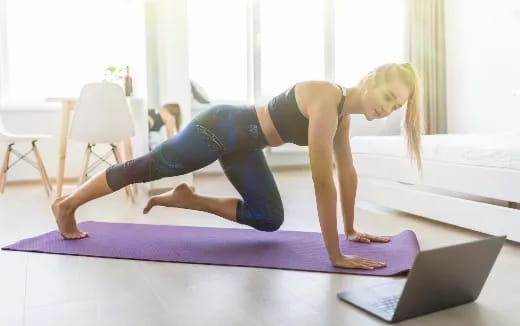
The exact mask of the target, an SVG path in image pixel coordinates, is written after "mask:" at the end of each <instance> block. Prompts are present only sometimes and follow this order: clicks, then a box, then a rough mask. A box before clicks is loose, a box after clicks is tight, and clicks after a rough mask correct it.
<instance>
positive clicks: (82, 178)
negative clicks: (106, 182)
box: [79, 144, 92, 185]
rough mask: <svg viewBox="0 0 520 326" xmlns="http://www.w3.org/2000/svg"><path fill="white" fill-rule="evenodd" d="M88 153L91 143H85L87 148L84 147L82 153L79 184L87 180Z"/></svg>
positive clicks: (90, 151)
mask: <svg viewBox="0 0 520 326" xmlns="http://www.w3.org/2000/svg"><path fill="white" fill-rule="evenodd" d="M90 153H92V145H91V144H87V148H86V149H85V154H84V155H83V166H82V168H81V174H80V176H79V184H80V185H81V184H82V183H83V182H85V181H86V180H87V170H88V163H89V162H90Z"/></svg>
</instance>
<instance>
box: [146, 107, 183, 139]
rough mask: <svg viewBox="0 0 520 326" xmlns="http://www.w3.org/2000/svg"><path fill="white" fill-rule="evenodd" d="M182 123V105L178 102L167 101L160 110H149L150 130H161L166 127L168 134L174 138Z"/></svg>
mask: <svg viewBox="0 0 520 326" xmlns="http://www.w3.org/2000/svg"><path fill="white" fill-rule="evenodd" d="M181 125H182V115H181V107H180V106H179V104H177V103H166V104H165V105H163V106H161V107H160V108H159V112H158V113H157V112H155V110H153V109H151V110H148V130H149V131H151V132H153V131H159V130H160V129H161V127H162V126H165V127H166V136H167V137H168V138H172V137H173V136H174V135H175V134H176V133H177V132H178V131H179V130H180V129H181Z"/></svg>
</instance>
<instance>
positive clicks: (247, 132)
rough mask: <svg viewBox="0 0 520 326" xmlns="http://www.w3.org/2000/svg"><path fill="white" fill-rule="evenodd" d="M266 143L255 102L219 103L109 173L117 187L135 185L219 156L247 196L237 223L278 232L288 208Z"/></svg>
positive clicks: (239, 208) (240, 203)
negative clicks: (145, 152)
mask: <svg viewBox="0 0 520 326" xmlns="http://www.w3.org/2000/svg"><path fill="white" fill-rule="evenodd" d="M266 145H267V144H266V140H265V136H264V134H263V133H262V131H261V128H260V125H259V122H258V119H257V116H256V111H255V108H254V107H253V106H233V105H216V106H213V107H211V108H209V109H207V110H205V111H203V112H201V113H200V114H198V115H197V116H196V117H195V118H193V119H192V120H191V121H190V122H189V123H188V124H187V125H186V126H185V127H184V128H183V129H182V130H181V131H180V132H179V133H177V134H176V135H175V136H173V137H172V138H170V139H167V140H166V141H164V142H163V143H161V144H159V145H158V146H157V147H155V148H154V149H153V150H152V151H151V152H149V153H148V154H146V155H143V156H141V157H138V158H136V159H133V160H130V161H127V162H124V163H120V164H115V165H112V166H110V167H109V168H108V169H107V170H106V178H107V182H108V185H109V187H110V188H111V189H112V190H113V191H116V190H119V189H121V188H123V187H125V186H127V185H129V184H133V183H138V182H139V183H142V182H148V181H152V180H156V179H160V178H163V177H171V176H176V175H182V174H185V173H188V172H192V171H194V170H198V169H200V168H202V167H204V166H207V165H209V164H211V163H212V162H214V161H216V160H217V159H218V160H219V163H220V165H221V166H222V168H223V170H224V173H225V174H226V176H227V177H228V179H229V181H230V182H231V183H232V184H233V186H234V187H235V188H236V189H237V191H238V192H239V193H240V195H241V196H242V198H243V199H239V201H238V204H237V208H236V217H237V222H238V223H241V224H246V225H249V226H252V227H253V228H255V229H257V230H261V231H275V230H277V229H278V228H279V227H280V225H281V224H282V223H283V219H284V210H283V205H282V200H281V198H280V194H279V192H278V187H277V186H276V182H275V180H274V178H273V175H272V173H271V170H270V169H269V166H268V165H267V162H266V159H265V156H264V153H263V152H262V148H264V147H266Z"/></svg>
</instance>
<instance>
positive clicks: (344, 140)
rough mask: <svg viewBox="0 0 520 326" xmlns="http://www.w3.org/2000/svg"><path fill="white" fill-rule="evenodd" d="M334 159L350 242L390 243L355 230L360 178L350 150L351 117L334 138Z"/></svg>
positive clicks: (344, 119) (341, 124)
mask: <svg viewBox="0 0 520 326" xmlns="http://www.w3.org/2000/svg"><path fill="white" fill-rule="evenodd" d="M333 147H334V157H335V160H336V169H337V174H338V180H339V188H340V198H341V208H342V213H343V227H344V231H345V235H346V236H347V238H348V239H349V240H352V241H359V242H365V243H369V242H372V241H374V242H388V241H390V239H388V238H385V237H379V236H374V235H370V234H366V233H358V232H356V230H355V229H354V206H355V202H356V192H357V185H358V177H357V173H356V169H355V167H354V162H353V160H352V151H351V149H350V116H345V117H344V118H343V119H342V121H341V123H340V125H339V128H338V131H337V132H336V135H335V136H334V143H333Z"/></svg>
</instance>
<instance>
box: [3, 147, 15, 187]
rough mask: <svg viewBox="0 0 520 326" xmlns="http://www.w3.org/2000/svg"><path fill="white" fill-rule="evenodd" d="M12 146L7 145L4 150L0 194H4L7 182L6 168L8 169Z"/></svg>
mask: <svg viewBox="0 0 520 326" xmlns="http://www.w3.org/2000/svg"><path fill="white" fill-rule="evenodd" d="M12 146H13V144H8V145H7V148H6V149H5V154H4V163H3V164H2V170H0V194H3V193H4V189H5V184H6V182H7V168H8V167H9V156H10V154H11V147H12Z"/></svg>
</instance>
